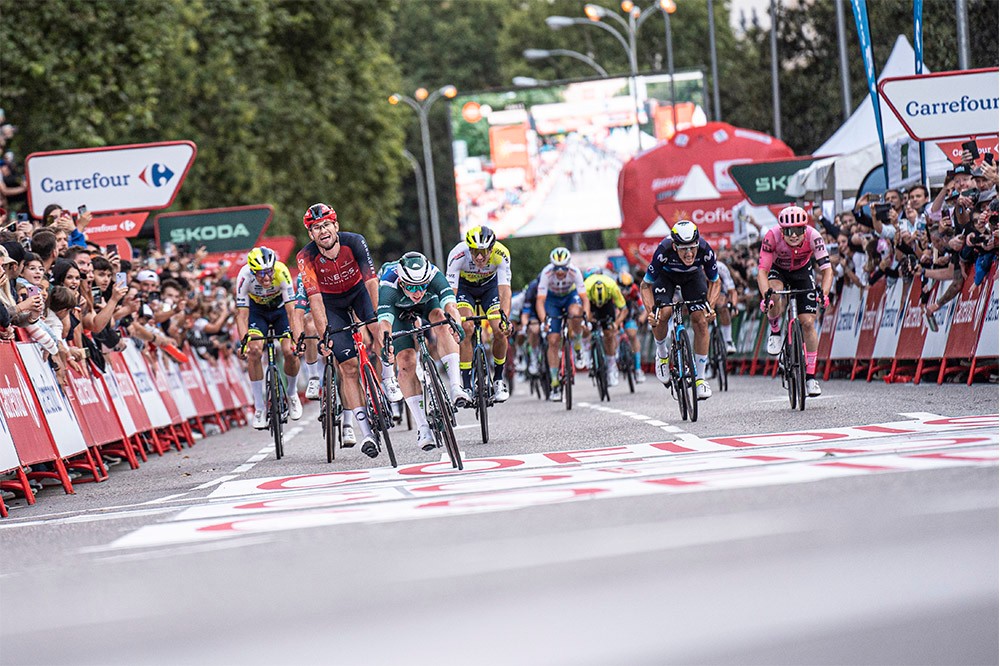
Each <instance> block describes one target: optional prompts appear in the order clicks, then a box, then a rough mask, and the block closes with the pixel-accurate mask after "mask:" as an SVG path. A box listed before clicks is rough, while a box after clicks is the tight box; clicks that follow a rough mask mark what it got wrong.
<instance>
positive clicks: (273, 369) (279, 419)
mask: <svg viewBox="0 0 1000 666" xmlns="http://www.w3.org/2000/svg"><path fill="white" fill-rule="evenodd" d="M283 337H284V336H276V335H274V329H273V328H271V327H270V326H268V327H267V333H266V334H265V335H264V336H259V335H254V336H251V335H249V334H247V335H245V336H244V337H243V344H244V345H246V343H247V342H254V341H257V340H263V341H264V347H265V348H266V350H267V367H266V368H265V370H264V380H265V383H264V386H265V393H266V395H265V404H266V407H267V412H268V430H270V432H271V436H272V437H273V438H274V455H275V458H276V459H277V460H281V458H282V456H284V455H285V445H284V436H283V433H282V423H284V422H285V421H286V420H287V416H288V407H287V396H286V395H285V385H284V384H283V383H282V381H281V376H280V374H279V373H278V364H277V362H276V361H275V357H276V354H275V350H274V347H275V343H276V342H277V343H280V342H281V340H282V338H283Z"/></svg>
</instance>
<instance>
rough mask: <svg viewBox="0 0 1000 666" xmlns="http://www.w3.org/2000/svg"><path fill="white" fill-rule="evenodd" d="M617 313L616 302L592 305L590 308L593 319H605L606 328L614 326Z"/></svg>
mask: <svg viewBox="0 0 1000 666" xmlns="http://www.w3.org/2000/svg"><path fill="white" fill-rule="evenodd" d="M615 314H616V312H615V304H614V303H610V302H609V303H605V304H604V305H601V306H597V307H595V306H593V305H591V308H590V319H591V321H603V322H604V327H605V328H611V327H612V326H614V323H615Z"/></svg>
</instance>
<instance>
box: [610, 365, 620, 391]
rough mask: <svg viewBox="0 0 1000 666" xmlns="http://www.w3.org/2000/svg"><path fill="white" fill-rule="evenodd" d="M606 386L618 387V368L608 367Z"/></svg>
mask: <svg viewBox="0 0 1000 666" xmlns="http://www.w3.org/2000/svg"><path fill="white" fill-rule="evenodd" d="M608 386H618V368H616V367H615V366H613V365H611V366H608Z"/></svg>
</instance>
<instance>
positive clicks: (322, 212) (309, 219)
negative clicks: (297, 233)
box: [302, 203, 337, 229]
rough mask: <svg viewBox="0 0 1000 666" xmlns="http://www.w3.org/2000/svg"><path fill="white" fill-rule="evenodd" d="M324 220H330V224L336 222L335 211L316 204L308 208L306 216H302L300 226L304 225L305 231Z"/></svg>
mask: <svg viewBox="0 0 1000 666" xmlns="http://www.w3.org/2000/svg"><path fill="white" fill-rule="evenodd" d="M325 220H330V221H331V222H336V221H337V211H335V210H334V209H332V208H330V207H329V206H327V205H326V204H325V203H318V204H313V205H312V206H309V208H308V210H306V214H305V215H303V216H302V224H304V225H306V229H308V228H309V227H311V226H312V225H314V224H316V223H317V222H323V221H325Z"/></svg>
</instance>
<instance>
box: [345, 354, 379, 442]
mask: <svg viewBox="0 0 1000 666" xmlns="http://www.w3.org/2000/svg"><path fill="white" fill-rule="evenodd" d="M338 371H339V372H340V376H341V382H340V391H341V394H342V395H343V398H344V407H346V408H347V409H349V410H350V411H351V413H352V414H353V415H354V421H355V423H356V424H357V426H358V427H359V428H361V436H362V437H369V436H371V434H372V427H371V424H370V423H368V412H367V411H366V409H365V407H364V401H363V399H362V397H361V386H360V385H359V384H358V378H359V375H360V366H359V365H358V358H357V357H356V356H355V357H353V358H349V359H346V360H344V361H341V362H340V363H339V364H338Z"/></svg>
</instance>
